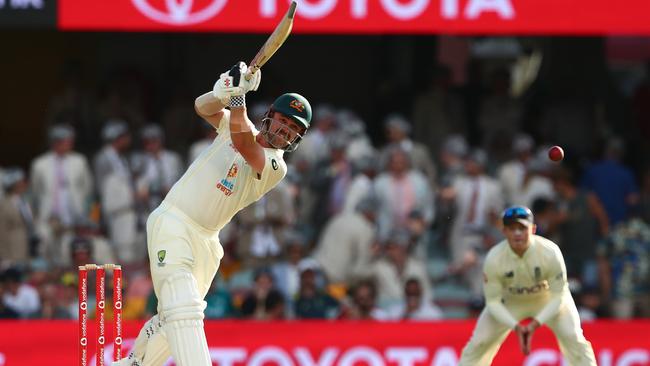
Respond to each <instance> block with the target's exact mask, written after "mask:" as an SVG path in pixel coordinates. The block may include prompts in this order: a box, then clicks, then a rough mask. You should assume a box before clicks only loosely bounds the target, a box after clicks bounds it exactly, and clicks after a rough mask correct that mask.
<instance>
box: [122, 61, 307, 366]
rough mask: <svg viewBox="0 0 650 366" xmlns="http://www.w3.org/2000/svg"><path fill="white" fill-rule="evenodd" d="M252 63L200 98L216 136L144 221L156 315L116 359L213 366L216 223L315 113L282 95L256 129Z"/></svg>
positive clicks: (264, 185) (265, 183) (254, 190)
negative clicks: (249, 98) (249, 108)
mask: <svg viewBox="0 0 650 366" xmlns="http://www.w3.org/2000/svg"><path fill="white" fill-rule="evenodd" d="M247 70H248V68H247V66H246V64H244V63H243V62H239V63H238V64H237V65H235V66H234V67H233V68H232V69H231V70H230V71H228V72H225V73H223V74H221V76H220V78H219V80H218V81H217V82H216V84H215V85H214V89H213V91H212V92H209V93H206V94H204V95H202V96H200V97H198V98H197V99H196V101H195V109H196V111H197V113H198V114H199V115H200V116H201V117H203V118H204V119H205V120H206V121H208V122H209V123H210V124H211V125H212V126H214V128H215V129H216V130H217V132H218V136H217V137H216V138H215V140H214V141H213V142H212V144H211V145H210V147H209V148H208V149H206V150H205V151H203V153H201V155H199V157H198V158H197V159H196V160H195V161H194V162H193V163H192V165H190V167H189V168H188V170H187V172H185V174H184V175H183V176H182V177H181V178H180V180H179V181H178V182H176V184H175V185H174V186H173V187H172V189H171V190H170V191H169V193H168V194H167V197H166V198H165V200H164V201H163V202H162V204H161V205H160V206H159V207H158V208H157V209H156V210H155V211H154V212H152V213H151V215H150V216H149V219H148V220H147V240H148V242H147V246H148V250H149V258H150V261H151V275H152V279H153V283H154V290H155V292H156V296H157V298H158V314H157V315H155V316H153V317H152V318H151V319H150V320H149V321H148V322H147V323H146V324H145V326H144V327H143V328H142V330H141V331H140V334H139V335H138V337H137V339H136V341H135V345H134V348H133V350H132V352H131V354H130V355H129V357H127V358H125V359H122V360H121V361H119V362H116V363H114V364H113V365H131V366H133V365H147V366H154V365H162V364H163V363H164V362H165V361H166V360H167V359H168V358H169V356H170V355H171V356H173V358H174V361H175V362H176V365H179V366H210V365H212V362H211V361H210V353H209V350H208V344H207V341H206V337H205V332H204V329H203V316H204V315H203V311H204V309H205V302H204V301H203V299H204V297H205V295H206V293H207V292H208V289H209V288H210V284H211V282H212V280H213V278H214V276H215V274H216V272H217V269H218V268H219V261H220V260H221V258H222V257H223V248H222V247H221V244H220V243H219V239H218V234H219V230H220V229H221V228H223V227H224V226H225V225H226V224H227V223H228V222H229V221H230V219H231V218H232V217H233V216H234V215H235V214H236V213H237V212H238V211H239V210H241V209H242V208H244V207H246V206H248V205H249V204H251V203H252V202H254V201H257V200H258V199H260V198H261V197H262V196H263V195H264V194H265V193H266V192H268V191H269V190H270V189H271V188H273V187H274V186H275V185H276V184H277V183H278V182H279V181H280V180H281V179H282V178H283V177H284V176H285V174H286V172H287V166H286V164H285V162H284V160H283V153H284V151H293V150H295V148H296V147H297V146H298V143H299V142H300V140H301V139H302V136H303V134H304V133H305V132H306V131H307V128H309V124H310V122H311V115H312V112H311V107H310V105H309V102H307V100H306V99H305V98H304V97H302V96H300V95H298V94H293V93H289V94H283V95H281V96H280V97H279V98H277V99H276V100H275V102H273V104H272V105H271V107H270V109H269V111H268V112H267V114H266V118H265V119H264V121H263V122H262V127H261V128H260V131H259V132H258V131H257V130H256V129H255V127H254V126H253V124H252V123H251V121H250V120H249V119H248V117H247V115H246V103H245V94H246V93H247V92H249V91H251V90H257V87H258V86H259V83H260V78H261V76H260V72H259V71H258V72H257V73H255V74H254V77H253V78H251V80H250V81H247V80H246V79H245V78H244V74H245V73H246V72H247ZM224 106H228V107H229V110H228V109H224Z"/></svg>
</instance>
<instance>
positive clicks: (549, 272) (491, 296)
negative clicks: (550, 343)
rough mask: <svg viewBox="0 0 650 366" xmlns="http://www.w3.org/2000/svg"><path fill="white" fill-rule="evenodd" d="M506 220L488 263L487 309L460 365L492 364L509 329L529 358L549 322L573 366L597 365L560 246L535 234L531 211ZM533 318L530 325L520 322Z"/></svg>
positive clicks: (519, 209) (515, 210) (512, 213)
mask: <svg viewBox="0 0 650 366" xmlns="http://www.w3.org/2000/svg"><path fill="white" fill-rule="evenodd" d="M502 220H503V234H504V235H505V237H506V240H504V241H502V242H501V243H499V244H497V245H495V246H494V247H493V248H492V249H490V251H489V252H488V254H487V257H486V259H485V264H484V267H483V273H484V287H483V291H484V294H485V308H484V309H483V311H482V312H481V315H480V316H479V318H478V321H477V323H476V328H475V329H474V333H473V334H472V337H471V338H470V340H469V342H468V343H467V345H466V346H465V348H464V349H463V352H462V354H461V358H460V363H459V365H461V366H485V365H490V364H491V363H492V360H493V359H494V356H495V355H496V353H497V351H498V350H499V347H500V346H501V343H503V341H504V340H505V338H506V336H507V335H508V333H510V331H511V330H514V331H515V332H516V333H517V338H518V339H519V345H520V347H521V350H522V352H523V353H524V354H526V355H527V354H528V353H529V352H530V347H531V341H532V337H533V334H534V332H535V330H536V329H537V328H539V327H540V326H541V325H542V324H546V325H548V326H549V327H550V328H551V330H552V331H553V333H554V334H555V336H556V337H557V341H558V343H559V345H560V351H561V352H562V354H563V355H564V357H565V358H566V359H567V361H568V364H569V365H571V366H596V358H595V356H594V351H593V349H592V348H591V343H589V341H587V340H586V339H585V337H584V335H583V334H582V328H581V327H580V319H579V318H578V310H577V309H576V305H575V303H574V302H573V298H572V297H571V293H570V292H569V287H568V284H567V275H566V266H565V264H564V258H563V257H562V252H560V248H559V247H558V246H557V245H556V244H555V243H553V242H552V241H550V240H548V239H545V238H543V237H541V236H538V235H535V224H534V223H533V214H532V212H531V211H530V210H529V209H528V208H527V207H523V206H514V207H510V208H508V209H506V210H505V211H504V212H503V217H502ZM530 318H532V320H531V321H530V323H528V324H527V325H523V324H521V323H520V322H521V321H522V320H524V319H530Z"/></svg>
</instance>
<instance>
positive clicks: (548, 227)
mask: <svg viewBox="0 0 650 366" xmlns="http://www.w3.org/2000/svg"><path fill="white" fill-rule="evenodd" d="M531 211H532V212H533V216H534V217H535V225H536V227H537V229H536V231H535V233H536V234H537V235H540V236H543V237H545V238H548V239H550V240H552V241H553V242H556V243H557V242H558V241H559V239H558V238H557V236H558V232H557V230H558V224H559V222H558V210H557V203H556V202H555V201H551V200H548V199H546V198H538V199H536V200H535V201H533V204H532V205H531Z"/></svg>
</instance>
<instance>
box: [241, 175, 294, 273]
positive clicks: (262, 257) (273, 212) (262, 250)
mask: <svg viewBox="0 0 650 366" xmlns="http://www.w3.org/2000/svg"><path fill="white" fill-rule="evenodd" d="M292 198H293V197H292V196H291V191H290V185H289V182H286V181H280V183H278V184H277V185H276V186H275V187H273V189H271V190H270V191H269V192H268V193H267V194H266V195H265V196H263V197H262V198H260V199H259V200H258V201H256V202H254V203H252V204H251V205H249V206H247V207H245V208H244V209H243V210H241V211H240V212H239V213H237V216H236V217H237V219H238V222H239V226H238V241H237V246H236V250H237V254H238V258H240V259H241V260H242V262H243V264H244V266H245V267H249V268H259V267H267V266H270V265H271V264H272V263H274V262H275V261H276V260H277V259H278V258H279V257H280V255H281V254H282V252H283V250H284V248H283V247H282V244H283V242H284V237H285V234H286V231H287V228H288V227H289V225H290V224H292V223H293V221H294V220H295V217H296V214H295V211H294V202H293V200H292Z"/></svg>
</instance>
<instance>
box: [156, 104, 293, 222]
mask: <svg viewBox="0 0 650 366" xmlns="http://www.w3.org/2000/svg"><path fill="white" fill-rule="evenodd" d="M217 132H218V133H219V135H218V136H217V137H216V138H215V140H214V141H213V142H212V144H211V145H210V146H209V147H208V148H207V149H205V150H204V151H203V152H202V153H201V154H200V155H199V156H198V158H197V159H196V160H195V161H194V162H193V163H192V164H191V165H190V167H189V168H188V169H187V171H186V172H185V174H183V176H182V177H181V179H180V180H179V181H178V182H176V184H174V186H173V187H172V189H171V190H170V191H169V193H168V194H167V197H166V198H165V201H166V202H167V203H169V204H171V205H173V206H175V207H176V208H178V209H180V210H181V211H183V212H184V213H185V214H186V215H187V216H188V217H189V218H191V219H192V220H194V221H195V222H196V223H197V224H199V225H201V226H203V227H204V228H206V229H209V230H220V229H221V228H223V227H224V226H225V225H226V224H227V223H228V222H229V221H230V219H232V217H233V216H234V215H235V214H236V213H237V212H239V211H240V210H241V209H242V208H244V207H246V206H248V205H249V204H251V203H253V202H255V201H257V200H258V199H260V198H261V197H262V196H263V195H264V194H265V193H266V192H268V191H269V190H271V188H273V187H274V186H275V185H276V184H278V182H280V180H282V178H283V177H284V176H285V174H286V173H287V164H286V163H285V162H284V159H283V154H284V151H282V150H279V149H271V148H265V149H264V155H265V156H266V162H265V164H264V170H263V171H262V174H261V177H259V179H258V177H257V173H255V172H254V171H253V169H252V168H251V166H250V165H248V163H247V162H246V160H245V159H244V157H243V156H242V155H241V154H240V153H239V152H238V151H237V150H236V149H235V146H234V145H233V143H232V140H231V138H230V112H229V111H224V114H223V118H222V119H221V122H220V123H219V128H218V129H217ZM253 133H254V134H257V133H258V131H253Z"/></svg>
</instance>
